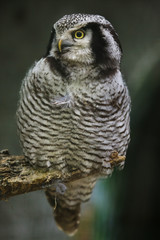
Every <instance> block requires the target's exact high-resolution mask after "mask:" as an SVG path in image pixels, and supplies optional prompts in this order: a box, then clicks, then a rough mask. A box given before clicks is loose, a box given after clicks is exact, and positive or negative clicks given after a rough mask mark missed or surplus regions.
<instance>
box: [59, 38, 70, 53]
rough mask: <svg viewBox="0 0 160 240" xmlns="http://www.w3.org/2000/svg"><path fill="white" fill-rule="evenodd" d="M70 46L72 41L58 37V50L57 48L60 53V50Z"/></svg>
mask: <svg viewBox="0 0 160 240" xmlns="http://www.w3.org/2000/svg"><path fill="white" fill-rule="evenodd" d="M71 46H73V43H71V42H70V41H69V40H62V39H60V40H59V41H58V50H59V52H60V53H61V52H62V50H64V49H67V48H69V47H71Z"/></svg>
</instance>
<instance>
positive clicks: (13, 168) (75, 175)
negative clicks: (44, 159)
mask: <svg viewBox="0 0 160 240" xmlns="http://www.w3.org/2000/svg"><path fill="white" fill-rule="evenodd" d="M124 160H125V157H123V156H118V154H113V155H112V156H111V161H110V163H111V165H112V166H115V163H116V165H117V164H118V163H120V162H121V161H124ZM94 174H97V170H95V169H94V170H93V171H92V172H91V173H90V174H87V175H84V174H82V173H81V172H80V171H79V170H75V171H74V170H73V171H71V172H70V173H65V174H64V173H63V174H62V173H61V172H60V171H55V170H54V169H51V170H49V171H45V170H44V169H43V168H42V169H41V168H38V169H36V170H35V169H34V168H33V167H32V166H31V165H30V164H29V162H28V161H26V159H25V157H24V156H10V155H9V152H8V150H3V151H0V200H4V199H7V198H9V197H12V196H15V195H18V194H23V193H27V192H31V191H36V190H40V189H44V188H47V187H49V186H51V185H53V184H54V182H55V181H56V180H61V181H62V182H63V183H65V182H72V181H75V180H78V179H81V178H84V177H88V176H90V175H94Z"/></svg>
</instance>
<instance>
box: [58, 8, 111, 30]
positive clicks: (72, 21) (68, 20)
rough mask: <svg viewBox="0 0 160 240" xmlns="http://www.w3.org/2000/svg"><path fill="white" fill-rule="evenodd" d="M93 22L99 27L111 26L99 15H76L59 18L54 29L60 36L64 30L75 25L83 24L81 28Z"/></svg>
mask: <svg viewBox="0 0 160 240" xmlns="http://www.w3.org/2000/svg"><path fill="white" fill-rule="evenodd" d="M94 22H95V23H98V24H101V25H106V24H107V25H111V24H110V22H109V21H107V20H106V19H105V18H104V17H102V16H100V15H92V14H82V13H77V14H71V15H65V16H64V17H62V18H60V19H59V20H58V21H57V22H56V23H55V24H54V28H55V29H56V30H57V32H58V33H59V34H62V33H63V32H64V31H65V30H68V29H70V28H73V27H76V26H77V25H80V24H83V26H85V25H87V24H88V23H94Z"/></svg>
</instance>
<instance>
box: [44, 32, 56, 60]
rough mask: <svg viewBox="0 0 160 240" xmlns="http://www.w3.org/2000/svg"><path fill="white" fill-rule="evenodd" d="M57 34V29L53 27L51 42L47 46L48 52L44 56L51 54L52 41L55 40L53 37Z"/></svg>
mask: <svg viewBox="0 0 160 240" xmlns="http://www.w3.org/2000/svg"><path fill="white" fill-rule="evenodd" d="M55 34H56V32H55V29H54V28H52V32H51V35H50V39H49V43H48V46H47V51H46V54H45V55H44V57H47V56H48V55H49V52H50V50H51V48H52V42H53V39H54V37H55Z"/></svg>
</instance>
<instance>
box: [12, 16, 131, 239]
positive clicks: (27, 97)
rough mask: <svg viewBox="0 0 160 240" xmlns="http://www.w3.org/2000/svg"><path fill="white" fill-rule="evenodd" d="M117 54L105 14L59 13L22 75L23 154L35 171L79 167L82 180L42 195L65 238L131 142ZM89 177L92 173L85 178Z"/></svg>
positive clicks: (127, 104) (119, 51) (20, 127)
mask: <svg viewBox="0 0 160 240" xmlns="http://www.w3.org/2000/svg"><path fill="white" fill-rule="evenodd" d="M121 55H122V49H121V44H120V41H119V38H118V35H117V33H116V32H115V30H114V28H113V27H112V25H111V23H110V22H109V21H108V20H106V19H105V18H104V17H102V16H99V15H91V14H72V15H65V16H64V17H62V18H61V19H60V20H58V21H57V22H56V23H55V24H54V25H53V29H52V32H51V37H50V41H49V44H48V48H47V52H46V54H45V56H44V57H42V58H41V59H40V60H39V61H37V62H35V63H34V65H33V66H32V67H31V68H30V70H29V72H28V73H27V75H26V77H25V78H24V80H23V82H22V86H21V90H20V100H19V104H18V110H17V125H18V132H19V136H20V142H21V145H22V149H23V153H24V155H25V158H26V159H27V161H29V162H30V164H31V165H32V166H33V168H35V169H37V170H38V169H39V170H40V169H45V170H47V171H50V169H52V170H53V169H55V170H58V171H61V173H62V174H63V173H64V174H65V173H70V172H72V171H76V170H79V171H80V173H81V179H79V180H76V181H74V182H72V183H66V184H65V185H64V184H63V183H62V182H57V183H56V184H54V185H53V186H50V187H48V188H47V190H46V195H47V198H48V201H49V203H50V204H51V206H52V207H53V214H54V217H55V221H56V223H57V225H58V226H59V228H60V229H61V230H63V231H64V232H66V233H67V234H68V235H73V234H74V233H75V232H76V231H77V229H78V226H79V222H80V208H81V203H82V202H85V201H88V200H89V199H90V197H91V193H92V190H93V188H94V186H95V183H96V181H97V179H98V178H100V177H107V176H109V175H111V173H112V171H113V168H114V167H113V164H111V162H112V160H113V156H118V157H121V162H119V163H118V164H117V165H115V166H117V167H119V168H123V166H124V160H125V156H126V151H127V148H128V143H129V140H130V127H129V122H130V117H129V115H130V96H129V93H128V89H127V86H126V84H125V82H124V81H123V77H122V74H121V71H120V61H121ZM91 172H94V174H92V175H91V174H90V173H91Z"/></svg>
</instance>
